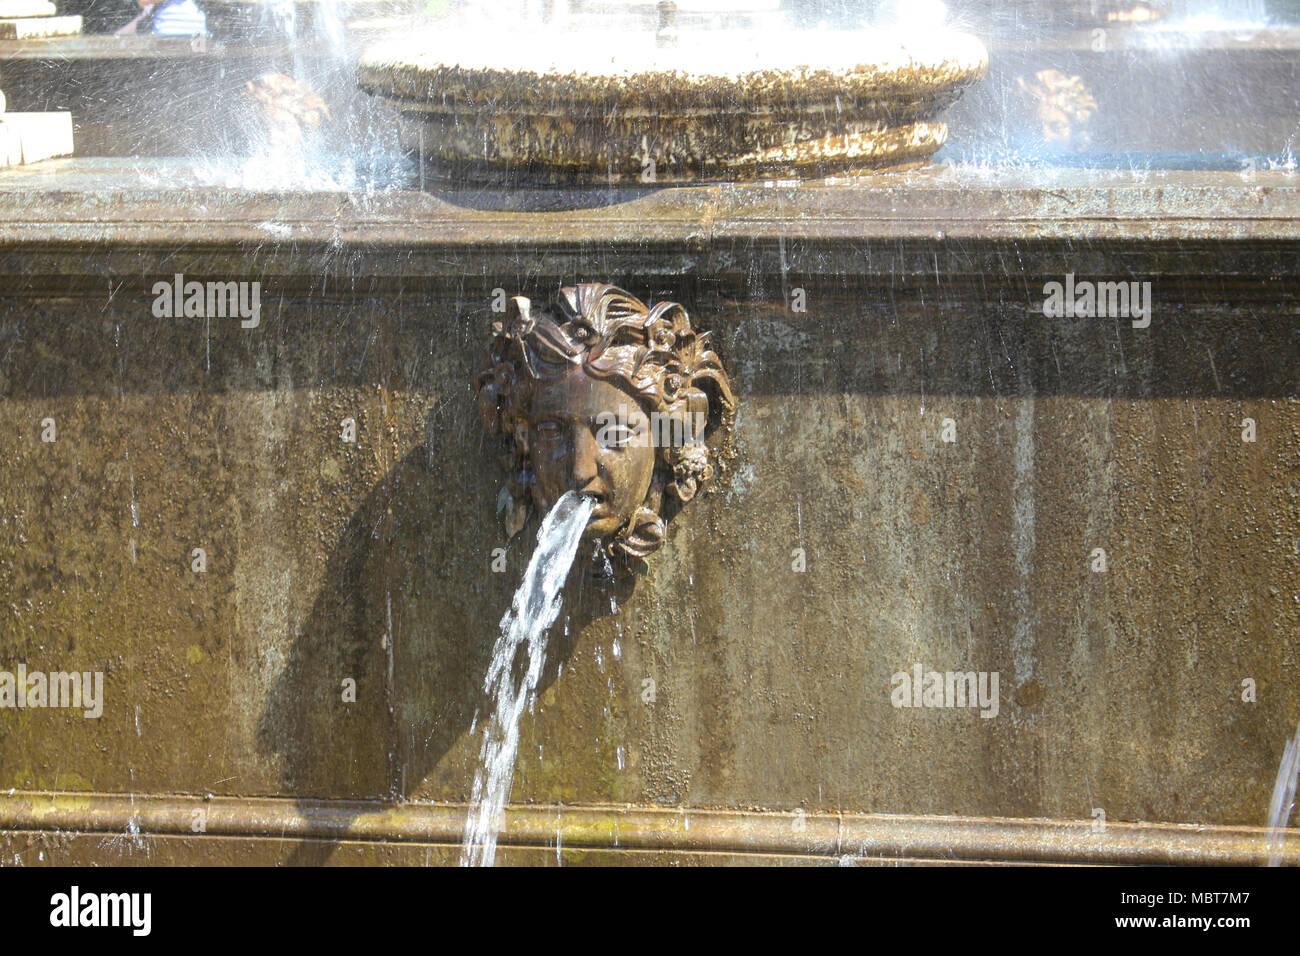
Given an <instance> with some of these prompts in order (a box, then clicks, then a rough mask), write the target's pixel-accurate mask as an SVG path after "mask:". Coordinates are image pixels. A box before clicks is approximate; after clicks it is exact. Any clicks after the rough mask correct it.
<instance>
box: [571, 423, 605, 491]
mask: <svg viewBox="0 0 1300 956" xmlns="http://www.w3.org/2000/svg"><path fill="white" fill-rule="evenodd" d="M599 459H600V442H598V441H597V440H596V436H595V435H593V434H592V433H591V430H590V429H587V428H579V429H577V430H576V433H575V434H574V436H573V466H572V472H571V474H570V475H569V480H570V482H571V483H572V486H573V490H574V491H579V492H581V491H592V492H595V491H598V490H599V486H600V468H599Z"/></svg>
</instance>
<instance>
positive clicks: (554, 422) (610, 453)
mask: <svg viewBox="0 0 1300 956" xmlns="http://www.w3.org/2000/svg"><path fill="white" fill-rule="evenodd" d="M648 426H649V419H648V417H647V416H646V414H645V412H644V411H643V410H642V409H641V407H640V406H639V405H638V404H637V402H636V400H635V399H633V398H632V397H631V396H630V395H628V394H627V393H626V392H624V391H622V390H621V389H619V388H617V387H615V386H614V385H611V384H610V383H609V382H605V381H601V380H600V379H595V378H592V377H591V376H590V375H588V374H587V373H586V372H585V371H583V369H582V368H581V367H579V366H576V365H575V366H574V367H573V368H572V369H571V370H570V371H568V372H566V373H565V374H564V375H563V376H561V377H559V378H557V379H555V380H553V381H550V382H547V383H545V384H542V385H539V386H538V388H537V391H536V392H535V394H534V395H533V402H532V410H531V413H530V415H529V420H528V424H527V428H528V436H527V444H528V447H529V449H530V451H531V453H532V462H533V470H534V473H535V475H536V482H535V483H534V485H533V488H532V495H533V501H534V503H535V504H536V505H537V507H538V508H539V509H541V511H542V513H543V514H545V513H546V512H547V511H548V510H550V507H551V505H553V504H554V503H555V502H556V500H558V499H559V497H560V496H561V495H563V494H564V493H565V492H566V491H577V492H579V493H581V494H587V495H591V496H592V497H594V498H595V499H596V509H595V511H593V512H592V516H591V522H590V523H589V524H588V525H587V531H586V533H585V535H584V537H586V538H589V539H590V538H603V537H606V536H608V535H612V534H614V533H616V532H617V531H619V529H621V528H622V527H624V526H625V525H626V524H627V523H628V521H629V520H631V519H632V517H633V516H634V515H635V514H636V511H637V508H638V507H639V506H640V505H641V503H642V502H643V501H645V498H646V494H647V493H648V492H649V490H650V482H651V479H652V478H653V477H654V469H655V449H654V448H653V447H652V446H651V444H650V442H648V441H645V440H637V438H636V435H637V434H640V435H642V436H644V435H645V434H646V430H647V428H648Z"/></svg>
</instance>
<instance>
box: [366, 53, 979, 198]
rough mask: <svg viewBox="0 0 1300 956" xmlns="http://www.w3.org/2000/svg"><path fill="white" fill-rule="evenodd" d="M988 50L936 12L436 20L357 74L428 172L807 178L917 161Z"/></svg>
mask: <svg viewBox="0 0 1300 956" xmlns="http://www.w3.org/2000/svg"><path fill="white" fill-rule="evenodd" d="M987 67H988V54H987V52H986V51H985V49H984V46H983V44H982V43H981V42H980V41H979V40H978V39H976V38H975V37H973V36H969V35H966V34H962V33H957V32H954V31H950V30H946V29H936V30H933V31H929V32H923V33H910V34H902V33H898V32H891V31H885V30H873V31H869V32H866V31H862V32H827V31H816V32H813V31H806V32H802V33H801V32H786V33H777V32H766V33H755V32H744V31H715V32H699V33H693V34H689V35H687V36H684V37H683V38H682V39H681V41H680V43H679V45H677V46H674V47H668V48H660V47H657V46H656V45H655V42H654V38H653V36H652V35H650V34H645V33H628V34H621V35H620V34H612V33H609V32H602V33H592V34H589V35H583V34H580V33H573V32H568V31H554V32H550V33H541V32H539V33H538V34H537V35H535V36H527V35H524V34H520V33H514V34H510V33H507V34H501V35H496V36H492V35H479V36H472V35H465V34H458V33H443V34H441V35H436V36H425V37H412V38H407V39H400V40H386V41H384V42H382V43H379V44H377V45H375V46H373V47H372V48H371V49H369V50H368V51H367V52H366V54H365V55H364V56H363V57H362V60H361V62H360V64H359V67H358V75H359V81H360V84H361V87H362V89H364V90H366V91H367V92H369V93H371V94H373V95H375V96H376V97H378V98H379V100H380V101H381V102H382V103H384V104H385V105H387V106H388V107H390V108H392V109H394V110H396V111H397V112H398V115H399V117H400V120H399V121H400V124H401V135H402V138H403V141H404V143H405V144H406V145H407V147H408V148H410V149H412V150H413V151H418V152H419V153H420V155H421V157H422V159H423V161H425V162H426V164H427V165H428V166H429V167H430V168H431V169H432V170H433V171H434V172H435V174H444V175H445V176H446V177H447V178H451V179H453V180H454V179H461V180H465V181H470V182H506V183H529V182H535V183H607V182H609V183H617V182H629V183H637V182H641V183H673V182H692V181H701V180H703V181H740V180H755V179H772V178H776V179H781V178H818V177H824V176H831V175H843V174H852V173H858V172H867V171H873V170H883V169H897V168H902V167H908V166H915V165H919V164H921V163H923V162H924V161H925V160H926V159H927V158H928V157H929V156H930V155H931V154H932V153H933V152H934V151H935V150H936V149H938V148H939V147H940V146H941V145H942V144H943V142H944V139H945V138H946V136H947V132H948V128H947V125H946V124H945V123H944V122H943V121H942V119H941V114H942V112H943V110H944V109H945V108H946V107H947V106H949V105H950V104H951V103H953V102H954V101H955V100H956V99H957V98H958V97H959V96H960V95H961V93H962V91H963V90H964V89H965V88H966V87H967V86H969V85H971V84H972V83H974V82H976V81H977V80H979V79H980V78H982V77H983V75H984V73H985V72H986V70H987Z"/></svg>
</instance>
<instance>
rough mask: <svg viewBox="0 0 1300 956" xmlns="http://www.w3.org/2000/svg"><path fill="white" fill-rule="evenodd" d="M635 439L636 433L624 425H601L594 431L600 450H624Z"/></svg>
mask: <svg viewBox="0 0 1300 956" xmlns="http://www.w3.org/2000/svg"><path fill="white" fill-rule="evenodd" d="M635 437H636V432H635V431H633V430H632V429H631V428H628V427H627V426H626V425H619V424H612V425H602V426H601V427H600V428H599V429H598V430H597V431H596V440H597V441H599V442H600V445H601V447H602V448H626V447H627V446H628V445H630V444H632V439H633V438H635Z"/></svg>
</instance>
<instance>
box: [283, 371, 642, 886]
mask: <svg viewBox="0 0 1300 956" xmlns="http://www.w3.org/2000/svg"><path fill="white" fill-rule="evenodd" d="M473 401H474V399H473V396H472V395H471V394H470V392H469V389H465V392H464V394H463V395H460V394H458V395H457V396H456V397H455V398H450V399H447V400H446V401H444V402H443V403H442V404H441V405H439V406H437V407H435V408H433V409H430V411H429V416H430V422H429V426H428V428H427V429H426V434H427V435H429V436H431V437H430V439H429V440H428V442H427V443H426V445H425V446H423V447H420V448H417V449H416V450H414V451H412V452H411V453H409V454H408V455H407V456H406V457H405V458H403V459H402V460H401V461H400V462H399V463H398V464H397V465H396V466H395V467H394V468H392V469H391V470H390V471H389V472H388V473H387V475H386V476H385V477H384V479H383V480H382V481H381V482H380V483H379V484H378V485H377V486H376V487H375V488H374V489H373V490H372V491H371V493H370V494H369V495H368V496H367V497H366V499H365V500H364V502H363V503H362V504H361V506H360V507H359V508H358V509H357V510H356V511H355V512H354V513H353V515H352V518H351V520H350V521H349V522H348V525H347V528H346V530H345V531H344V533H343V535H342V536H341V537H340V540H339V542H338V545H337V547H336V548H335V550H334V552H333V554H332V555H331V556H330V558H329V562H328V565H327V568H326V571H325V574H324V578H323V581H324V583H323V585H322V587H321V589H320V592H319V594H318V596H317V598H316V601H315V602H314V604H313V606H312V610H311V613H310V615H309V616H308V619H307V621H306V624H305V625H304V626H303V627H302V629H301V630H300V632H299V633H298V635H297V637H296V639H295V640H294V643H293V646H292V649H291V651H290V654H289V660H288V663H287V665H286V667H285V668H284V670H283V672H282V674H281V676H280V678H279V679H278V681H277V683H276V685H275V687H274V688H273V690H272V692H271V693H270V695H269V696H268V703H267V705H266V707H265V708H264V710H263V712H262V714H261V717H260V721H259V728H258V743H259V749H260V750H261V751H262V752H263V753H265V754H269V755H273V756H275V757H277V758H279V759H280V761H281V766H282V770H281V780H280V784H281V791H282V792H283V793H285V794H291V795H293V796H294V797H295V798H297V799H298V800H299V801H300V809H301V810H302V811H303V812H304V814H308V815H309V814H310V813H311V812H312V806H311V805H312V802H313V801H315V800H319V799H334V800H339V799H342V800H358V801H360V800H383V801H397V802H401V801H404V800H405V799H407V798H408V797H409V796H410V795H411V794H412V793H413V792H415V791H416V790H417V789H418V788H419V787H420V785H421V784H422V783H423V782H424V781H425V780H426V778H429V777H430V775H431V774H432V775H435V776H436V778H437V779H436V782H435V790H436V791H437V796H438V798H439V799H447V800H456V801H468V800H469V797H470V790H471V786H472V784H473V779H474V770H475V767H476V765H477V758H478V752H479V747H480V741H481V730H482V727H483V725H484V720H485V718H486V715H487V713H488V712H489V711H488V701H487V697H486V695H485V693H484V690H483V683H484V677H485V675H486V672H487V667H488V663H489V661H490V659H491V654H492V647H493V642H494V640H495V638H496V635H497V633H498V624H499V622H500V620H501V618H502V616H503V615H504V614H505V613H506V611H507V610H508V609H509V607H510V602H511V598H512V597H513V594H514V591H515V588H516V587H517V586H518V584H519V581H520V579H521V577H522V573H523V570H524V568H525V567H526V566H527V562H528V558H529V556H530V555H531V553H532V549H533V545H534V543H535V541H536V535H537V520H536V518H534V519H533V520H531V521H530V522H529V525H528V527H526V528H525V529H524V530H523V531H522V532H520V533H519V534H518V535H517V536H516V537H515V538H514V539H513V540H511V541H509V542H506V541H505V532H504V530H503V528H502V522H501V520H500V519H499V517H498V516H497V514H496V497H497V491H498V488H499V485H500V479H501V474H500V470H501V469H500V466H499V465H498V463H497V461H496V455H495V451H494V448H493V447H492V446H491V444H490V442H489V441H488V440H487V439H486V438H485V436H483V435H482V434H481V432H480V430H479V428H478V416H477V411H476V409H475V408H474V405H473ZM497 548H505V549H506V555H505V570H503V571H501V572H494V571H493V570H492V566H493V561H494V557H495V556H494V554H493V551H494V549H497ZM497 564H498V566H500V562H499V561H498V562H497ZM573 575H574V578H575V579H576V580H574V579H571V580H570V584H569V586H567V587H566V606H565V610H564V612H563V613H562V615H561V618H560V621H558V622H557V623H556V625H555V626H554V627H553V628H552V629H551V637H550V642H549V644H548V653H547V659H546V666H545V669H544V671H543V673H542V677H541V681H540V684H539V688H538V693H539V694H540V693H542V692H544V691H545V690H546V688H548V687H549V686H550V685H551V684H552V683H553V682H554V681H555V679H556V676H557V674H558V671H559V667H560V665H561V664H562V663H563V662H565V661H567V660H568V659H569V658H570V656H571V655H572V653H573V650H574V647H575V646H576V644H577V641H578V639H579V637H580V635H581V634H582V631H583V628H584V627H585V626H586V625H587V624H588V623H589V622H590V621H592V620H594V619H595V618H597V617H600V616H602V615H604V614H607V613H609V594H610V592H609V591H608V590H607V589H606V588H605V587H603V586H586V582H585V580H584V577H583V570H582V569H581V568H575V569H574V572H573ZM576 585H581V586H576ZM625 587H626V585H625ZM566 617H567V620H568V626H567V627H565V626H564V624H565V619H566ZM390 648H391V650H390ZM519 664H520V662H519V661H516V668H517V669H518V667H519ZM348 679H351V680H354V681H355V688H356V697H355V701H353V702H345V701H344V693H345V690H346V688H345V684H344V682H345V681H346V680H348ZM471 728H474V729H475V730H476V731H478V733H476V734H475V737H474V739H473V741H467V746H462V747H459V748H456V743H457V741H458V740H460V739H461V737H462V736H463V735H464V734H465V733H466V732H467V731H469V730H470V729H471ZM364 809H365V808H364V807H358V809H357V812H358V813H359V812H361V811H362V810H364ZM333 810H334V808H332V812H333ZM335 849H337V847H336V846H335V845H334V844H333V843H331V842H329V841H324V840H322V841H309V842H304V843H301V844H300V845H299V846H298V848H297V849H296V850H295V852H294V854H293V856H292V857H291V858H290V859H289V860H288V861H286V862H287V863H288V864H290V865H295V864H312V863H319V862H323V861H325V860H327V859H328V858H329V857H330V855H331V854H332V853H333V852H334V851H335Z"/></svg>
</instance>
